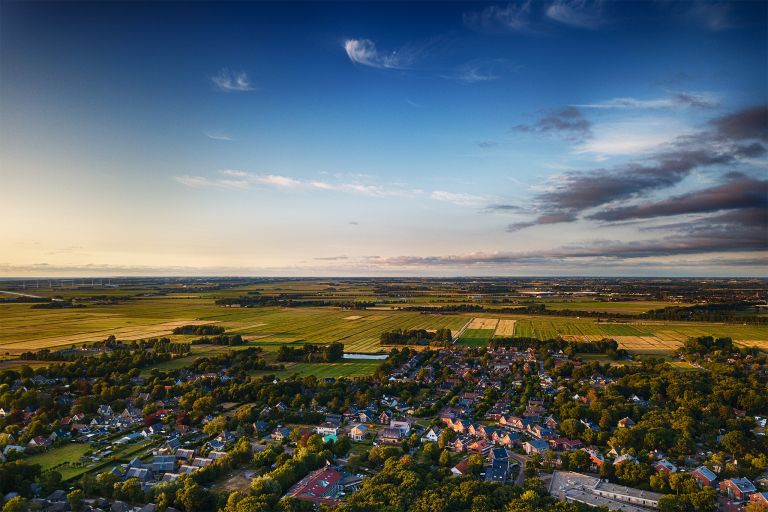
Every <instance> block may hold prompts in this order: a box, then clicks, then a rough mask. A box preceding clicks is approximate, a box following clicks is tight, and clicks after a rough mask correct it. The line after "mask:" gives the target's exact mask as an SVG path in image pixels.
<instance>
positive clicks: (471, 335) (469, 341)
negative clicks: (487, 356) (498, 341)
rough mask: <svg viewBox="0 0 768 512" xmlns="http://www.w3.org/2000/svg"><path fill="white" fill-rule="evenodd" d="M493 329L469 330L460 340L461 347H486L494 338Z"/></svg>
mask: <svg viewBox="0 0 768 512" xmlns="http://www.w3.org/2000/svg"><path fill="white" fill-rule="evenodd" d="M493 333H494V330H493V329H467V330H466V331H464V334H462V335H461V338H459V341H458V343H459V344H460V345H466V346H468V347H484V346H485V345H487V344H488V340H490V339H491V338H493Z"/></svg>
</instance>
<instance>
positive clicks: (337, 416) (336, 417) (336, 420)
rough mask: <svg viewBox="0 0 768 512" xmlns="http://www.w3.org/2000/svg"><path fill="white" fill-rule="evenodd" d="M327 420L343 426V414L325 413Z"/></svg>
mask: <svg viewBox="0 0 768 512" xmlns="http://www.w3.org/2000/svg"><path fill="white" fill-rule="evenodd" d="M325 422H326V423H333V424H334V425H336V427H340V426H341V414H326V415H325Z"/></svg>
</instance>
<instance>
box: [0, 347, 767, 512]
mask: <svg viewBox="0 0 768 512" xmlns="http://www.w3.org/2000/svg"><path fill="white" fill-rule="evenodd" d="M119 353H123V351H122V350H116V351H114V352H112V353H111V354H112V355H115V356H116V355H117V354H119ZM237 354H238V358H237V359H233V358H232V357H231V356H220V357H218V358H210V359H208V360H206V361H205V363H204V364H202V363H201V364H198V365H196V366H194V367H190V368H182V369H180V370H176V371H172V372H158V371H153V372H152V373H151V375H148V376H147V375H142V374H140V373H139V372H138V370H136V371H131V372H128V374H126V375H118V374H116V373H113V372H110V371H109V369H108V368H105V369H104V372H103V375H101V376H94V377H79V376H74V377H66V376H63V375H61V372H58V373H57V371H56V370H51V369H50V368H49V369H48V370H45V369H38V370H35V371H34V372H32V371H31V370H29V369H27V370H23V371H22V373H21V374H14V373H15V372H8V371H6V372H5V373H3V379H2V384H0V388H2V389H1V390H2V393H0V400H2V403H3V404H4V406H3V407H2V408H0V421H2V423H3V425H5V426H6V427H5V429H4V433H3V434H0V441H1V442H2V455H0V460H2V462H4V464H3V466H2V467H3V468H10V467H13V465H14V464H25V463H27V462H29V463H33V462H34V461H36V460H42V459H43V458H50V457H53V458H54V459H55V458H56V454H57V453H67V452H68V450H69V449H70V448H71V447H78V448H79V449H81V452H78V453H79V454H80V455H79V456H78V457H76V458H74V459H70V460H66V457H63V458H62V460H57V461H56V463H55V464H49V466H48V467H47V468H46V469H45V471H43V472H40V468H39V466H38V469H37V471H38V474H37V477H36V478H34V479H32V481H29V480H28V481H25V482H23V483H22V482H18V483H16V484H9V483H6V484H5V487H4V489H5V495H4V496H3V500H4V502H5V503H6V506H7V504H12V503H14V500H16V501H17V502H18V501H20V500H24V503H25V506H26V507H30V509H36V510H45V511H51V512H54V511H56V512H58V511H65V510H93V511H99V510H111V511H119V512H136V511H141V512H151V511H154V510H159V509H164V510H168V511H171V512H173V511H174V510H181V509H182V508H183V509H186V510H197V508H195V506H196V505H195V504H194V503H189V502H186V501H185V495H184V492H185V490H187V489H188V488H189V489H192V490H191V491H189V492H190V493H193V491H194V492H195V493H199V494H201V495H203V496H205V497H206V498H205V500H209V501H212V500H214V499H215V498H213V497H212V496H214V495H216V494H217V493H221V492H223V491H224V490H225V489H226V491H236V492H235V494H237V493H245V494H248V493H250V494H251V495H255V496H258V495H259V493H258V491H257V489H267V491H264V494H265V495H271V496H273V498H269V499H268V500H267V501H269V500H273V501H274V502H280V503H283V502H286V500H289V501H290V502H292V503H295V502H302V503H305V504H307V506H309V507H310V508H313V507H320V506H322V507H329V508H333V507H339V506H342V505H344V504H345V502H346V501H347V500H348V499H349V498H350V497H354V495H355V493H356V491H358V490H360V489H361V488H365V482H366V481H367V480H369V479H371V477H372V476H373V475H376V474H377V473H378V472H379V471H381V469H382V463H383V462H385V461H386V460H387V459H388V458H390V457H396V458H397V457H404V456H405V457H411V458H413V459H416V460H419V461H422V462H423V463H425V464H427V465H428V466H429V465H431V466H432V467H435V468H438V469H440V470H441V471H445V472H446V473H445V474H446V476H447V477H448V478H456V479H465V478H469V479H473V480H479V481H486V482H492V483H496V484H504V485H515V486H518V487H523V488H525V487H526V486H527V485H533V484H534V483H536V484H537V485H539V487H540V488H543V489H546V491H547V492H548V494H549V495H551V496H552V497H553V498H554V499H557V500H562V501H566V502H569V503H572V504H580V505H583V506H587V507H598V508H600V507H602V509H603V510H605V509H607V510H624V511H631V512H642V511H646V510H652V509H662V510H668V509H667V508H665V506H666V505H665V500H669V499H675V498H676V497H677V498H678V499H679V497H680V496H685V497H687V498H686V499H696V500H701V501H702V502H703V503H708V505H703V506H704V507H713V508H711V509H712V510H714V509H715V508H717V509H719V510H723V511H726V512H732V511H733V512H736V511H743V510H746V509H747V507H748V506H749V505H750V504H753V505H754V504H759V505H763V504H765V503H766V501H767V500H768V493H767V492H765V488H766V484H768V479H767V478H766V473H765V469H766V467H765V463H766V461H765V458H766V454H765V452H763V453H759V448H757V444H754V442H753V441H750V440H749V439H748V438H745V437H744V433H743V431H742V430H736V431H735V432H736V435H733V434H730V433H728V434H725V435H724V434H723V432H724V431H723V430H722V429H721V430H719V431H718V433H716V436H715V443H714V445H712V446H707V445H705V443H703V442H701V441H699V442H695V441H694V440H690V442H689V441H688V440H685V442H683V441H680V440H679V439H678V441H676V442H670V440H669V439H664V436H666V435H669V432H666V433H664V434H663V435H662V434H659V433H658V431H659V429H658V428H656V429H655V431H656V432H657V433H656V434H655V435H657V436H660V437H659V438H658V439H655V438H654V437H653V434H651V433H650V432H652V431H653V430H646V429H645V428H644V427H643V421H644V418H648V417H649V416H653V415H654V410H655V409H656V408H658V407H660V406H662V405H663V404H659V403H657V401H658V398H659V396H658V393H659V392H661V390H657V391H656V392H655V393H650V394H642V393H638V392H634V391H633V387H632V386H630V385H629V384H628V382H629V381H628V380H627V379H628V378H629V377H630V376H631V375H629V376H628V375H625V376H621V372H616V371H615V370H612V368H614V367H610V366H608V365H601V364H599V363H597V362H588V361H586V360H584V359H583V358H581V357H580V356H579V355H578V354H576V355H572V356H568V355H566V354H565V353H564V351H563V350H557V351H555V350H549V349H546V348H541V347H539V348H534V347H533V346H528V347H527V348H521V347H515V346H496V347H489V348H488V349H469V350H468V349H466V348H458V347H448V348H438V349H434V350H433V349H429V350H420V351H414V350H410V349H408V348H403V349H402V350H400V351H397V350H396V351H394V352H393V354H392V355H391V356H390V358H389V359H388V360H387V362H386V363H385V364H384V365H382V369H381V371H380V372H379V373H378V374H377V375H378V377H374V378H369V379H344V378H342V379H335V378H325V379H316V378H314V377H304V378H303V379H302V378H298V377H296V378H287V379H280V378H277V377H270V376H267V375H265V376H263V377H258V378H250V379H249V378H246V381H245V382H244V381H243V380H242V378H243V376H244V372H243V368H244V367H247V366H248V365H251V366H252V365H253V364H254V361H256V364H258V358H259V350H254V349H249V350H246V351H242V352H238V353H237ZM123 355H124V357H130V355H131V351H130V350H127V351H125V354H123ZM82 357H83V358H87V357H90V356H82ZM102 357H107V356H102ZM681 357H683V356H681ZM714 358H715V356H710V355H708V356H706V357H705V358H704V359H700V360H701V361H702V362H703V364H707V361H714ZM697 360H699V359H697ZM728 360H729V361H731V362H732V364H735V365H738V364H751V365H758V366H759V367H760V370H759V371H760V372H761V375H765V371H766V366H765V357H764V356H761V358H755V357H754V356H753V355H749V354H747V355H744V354H742V353H739V352H738V351H735V352H732V353H730V354H728ZM662 364H663V363H662ZM619 368H621V367H619ZM203 370H205V371H203ZM670 371H674V370H670ZM638 372H639V369H638ZM244 384H245V385H244ZM246 388H249V389H248V390H247V391H246ZM640 388H642V389H649V388H648V384H647V383H643V384H642V385H641V386H638V389H640ZM99 390H101V391H100V392H99V393H97V391H99ZM119 390H122V391H119ZM294 391H295V392H296V393H294ZM110 393H117V394H116V395H113V396H110ZM238 395H243V397H244V398H245V399H244V400H242V401H237V400H235V399H234V398H236V397H237V396H238ZM224 396H226V397H227V400H226V401H223V400H222V399H221V397H224ZM310 396H311V398H309V397H310ZM99 397H111V398H112V399H111V400H103V399H100V398H99ZM255 397H258V398H256V399H255V400H252V398H255ZM230 398H231V399H232V400H229V399H230ZM6 404H9V405H6ZM721 409H722V408H721ZM57 412H67V413H70V414H62V416H61V417H56V414H57ZM721 413H722V414H724V415H725V416H726V417H728V418H730V420H728V421H730V422H731V424H735V423H733V422H737V423H738V424H739V425H742V424H743V425H752V426H753V427H754V432H753V433H754V435H755V437H754V439H760V440H761V442H763V443H764V437H763V436H764V428H765V417H764V415H763V416H760V415H754V414H753V415H752V416H750V414H752V412H749V413H748V411H747V410H744V409H739V408H735V407H732V408H731V409H730V410H729V411H722V410H721ZM565 414H567V417H566V416H565ZM638 424H639V425H638ZM761 429H762V430H761ZM638 431H640V432H646V434H645V437H643V438H642V439H639V440H637V439H634V440H632V434H633V433H634V432H638ZM649 436H650V437H649ZM736 437H738V439H739V440H740V442H741V443H746V444H745V446H742V447H739V446H735V447H734V446H732V444H733V443H732V442H731V441H730V438H736ZM705 438H708V436H703V437H702V439H705ZM622 440H626V442H625V443H624V444H622ZM686 443H688V444H687V445H686ZM661 446H666V447H669V448H668V449H663V448H661ZM718 446H719V447H727V448H726V449H725V450H720V451H718V450H716V448H717V447H718ZM713 448H715V450H713ZM755 450H757V451H755ZM727 451H730V452H731V453H730V454H729V453H725V452H727ZM737 454H738V455H737ZM307 461H309V462H307ZM290 464H293V465H292V466H290V468H289V469H290V474H289V475H288V476H286V475H285V474H283V473H285V471H283V472H281V470H285V468H286V467H287V466H288V465H290ZM750 468H751V469H750ZM6 471H9V470H6ZM10 471H13V470H10ZM6 474H9V473H6ZM65 477H67V478H66V479H65ZM237 481H240V482H241V486H240V488H238V487H237V485H235V486H234V487H233V486H227V485H222V482H224V483H225V484H231V483H236V482H237ZM182 482H183V483H182ZM257 482H258V483H257ZM9 485H25V486H26V487H27V488H26V489H22V488H21V487H18V488H15V489H14V488H13V487H10V488H9ZM761 488H762V489H763V490H760V489H761ZM681 491H684V492H683V493H682V494H681ZM670 493H672V494H670ZM22 494H24V495H26V496H22ZM193 494H194V493H193ZM245 494H243V496H245ZM231 496H232V494H230V499H231ZM151 498H154V501H152V500H151ZM241 499H250V498H245V497H242V498H241ZM205 500H201V503H202V502H203V501H205ZM142 501H145V502H142ZM184 503H188V505H186V506H185V505H184ZM177 506H179V507H181V508H176V507H177ZM198 506H199V504H198ZM190 507H191V508H190ZM342 508H343V507H342ZM299 509H300V510H303V509H301V508H299ZM705 509H706V508H701V507H700V508H695V509H694V508H692V509H691V510H705ZM3 510H5V509H3ZM200 510H203V508H200ZM233 510H234V509H233ZM237 510H239V509H237Z"/></svg>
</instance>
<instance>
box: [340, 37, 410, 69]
mask: <svg viewBox="0 0 768 512" xmlns="http://www.w3.org/2000/svg"><path fill="white" fill-rule="evenodd" d="M344 51H346V52H347V57H349V60H351V61H352V62H354V63H356V64H362V65H363V66H370V67H373V68H378V69H408V68H409V67H411V66H412V65H413V63H414V61H415V60H416V54H417V52H415V51H414V50H413V49H410V48H403V49H401V50H399V51H392V52H389V53H383V52H380V51H379V50H378V48H376V43H374V42H373V41H371V40H370V39H347V40H346V41H344Z"/></svg>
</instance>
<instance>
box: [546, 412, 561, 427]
mask: <svg viewBox="0 0 768 512" xmlns="http://www.w3.org/2000/svg"><path fill="white" fill-rule="evenodd" d="M544 424H545V425H546V426H547V427H549V428H551V429H552V430H555V429H556V428H557V427H558V426H559V424H558V423H557V420H556V419H555V418H554V416H551V415H550V416H547V419H546V420H544Z"/></svg>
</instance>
